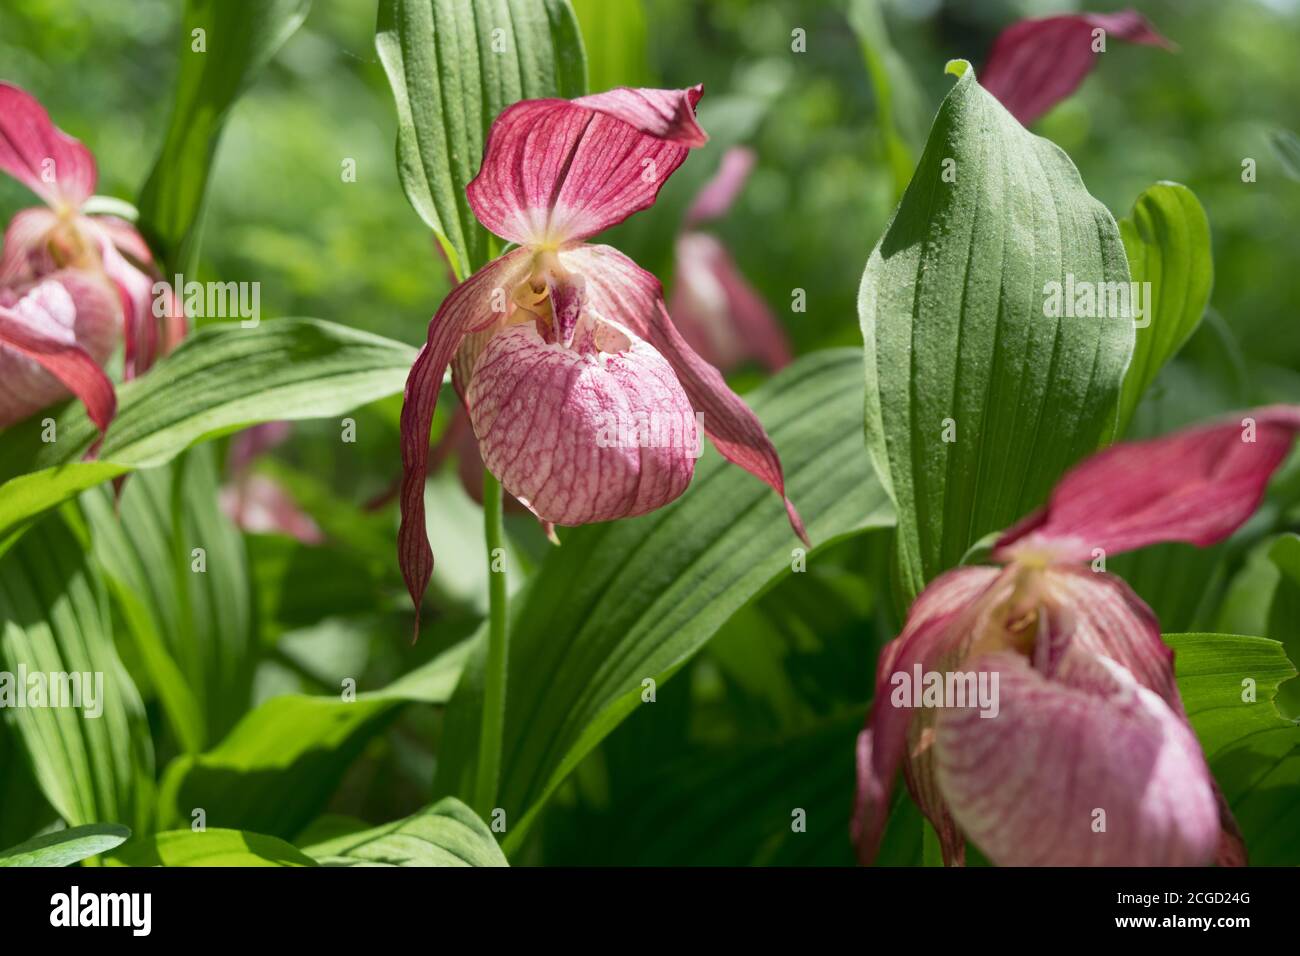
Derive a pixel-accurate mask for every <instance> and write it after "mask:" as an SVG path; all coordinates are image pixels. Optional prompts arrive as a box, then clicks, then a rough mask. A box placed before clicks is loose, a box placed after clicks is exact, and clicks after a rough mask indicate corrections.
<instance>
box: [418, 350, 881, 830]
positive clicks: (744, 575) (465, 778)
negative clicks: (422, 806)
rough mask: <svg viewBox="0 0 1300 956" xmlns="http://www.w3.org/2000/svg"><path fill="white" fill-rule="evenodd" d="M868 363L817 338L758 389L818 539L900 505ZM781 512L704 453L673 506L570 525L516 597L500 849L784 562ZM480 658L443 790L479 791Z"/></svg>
mask: <svg viewBox="0 0 1300 956" xmlns="http://www.w3.org/2000/svg"><path fill="white" fill-rule="evenodd" d="M860 369H861V366H860V360H859V359H858V357H857V355H856V353H855V352H853V351H850V350H835V351H827V352H821V353H817V354H814V355H811V356H808V357H806V358H804V359H801V360H800V361H798V362H796V363H795V364H794V365H792V366H791V367H790V368H788V369H787V370H785V371H784V372H783V373H782V374H781V375H779V376H777V377H776V378H775V379H773V380H772V381H771V382H769V383H767V384H765V385H764V386H762V387H761V388H760V389H758V390H757V391H755V393H754V394H753V395H752V396H751V404H752V405H753V407H754V410H755V411H756V412H757V413H758V415H759V417H760V418H761V419H762V420H763V422H764V424H765V425H766V426H767V428H768V431H769V433H770V434H771V436H772V440H773V441H774V442H775V444H776V447H777V449H778V450H779V451H780V453H781V460H782V463H783V464H784V466H785V474H786V486H787V489H788V490H789V493H790V497H791V499H792V500H793V501H794V502H795V504H796V505H797V506H798V508H799V509H800V512H801V513H802V514H803V517H804V519H805V521H806V522H807V526H808V533H809V535H810V536H811V538H812V540H813V541H814V543H815V544H817V545H825V544H828V543H829V542H831V541H834V540H836V539H837V538H840V537H842V536H845V535H848V534H852V533H854V532H857V531H860V530H862V529H865V528H870V527H880V526H882V525H885V524H888V522H889V521H890V520H891V516H890V512H889V507H888V503H887V501H886V500H885V496H884V494H883V492H882V491H881V489H880V487H879V485H878V484H877V482H876V481H875V479H874V477H873V476H872V474H871V466H870V464H869V463H868V461H867V456H866V453H865V450H864V449H863V447H862V439H861V405H860V402H861V399H862V390H861V379H860ZM782 518H783V512H782V509H781V507H780V502H779V500H778V499H776V498H774V497H773V496H772V494H771V492H770V490H769V489H766V488H765V487H764V486H763V485H762V484H760V483H759V482H756V481H754V479H753V477H752V476H750V475H748V474H746V473H745V472H743V471H741V470H740V469H738V468H736V467H734V466H732V465H729V464H727V463H725V462H724V461H722V460H721V458H719V457H716V456H713V455H710V456H709V458H708V459H707V460H704V461H702V462H701V463H700V465H699V467H698V469H697V471H696V476H695V480H694V481H693V482H692V484H691V486H690V488H688V489H687V491H686V493H685V494H684V495H683V496H682V497H681V498H680V499H679V500H678V501H677V502H675V503H674V504H672V505H670V506H669V507H667V508H663V509H661V510H659V511H657V512H655V513H654V514H651V515H647V516H645V517H641V518H636V519H632V520H628V521H619V522H615V523H611V524H601V525H591V526H587V527H584V528H578V529H575V530H573V531H570V532H566V533H565V534H564V535H563V538H562V541H563V544H562V545H561V547H560V548H559V549H557V550H555V551H553V552H552V553H551V554H550V555H549V556H548V557H547V559H546V561H545V562H544V563H543V565H542V567H541V568H540V570H539V571H538V573H537V575H536V576H535V577H534V578H533V580H532V581H530V583H529V587H528V589H527V593H526V594H525V596H524V597H523V598H522V600H516V601H514V602H512V610H513V611H514V620H513V624H512V631H511V635H510V664H509V676H508V679H507V686H508V687H509V688H510V693H509V695H508V699H507V702H506V723H505V735H504V742H503V749H502V787H501V796H500V799H499V805H500V806H501V807H502V808H503V809H504V810H505V811H506V815H507V819H508V821H509V829H508V831H507V836H506V839H505V842H504V846H505V848H506V850H507V852H510V851H512V850H513V849H514V848H515V847H516V846H518V841H519V840H520V839H521V838H522V836H523V833H524V832H525V831H526V829H527V826H528V824H529V822H530V821H531V820H532V818H533V816H534V815H535V814H536V813H537V812H538V811H539V810H540V809H541V807H542V805H543V803H544V802H545V800H546V799H547V797H548V796H549V795H550V794H551V793H552V792H553V791H554V790H555V788H556V787H557V786H558V785H559V783H560V782H561V781H562V780H563V779H564V778H565V776H566V775H567V774H568V773H569V772H570V771H571V770H572V769H573V768H574V767H575V766H576V765H577V764H578V763H579V762H580V761H581V760H582V758H583V757H584V756H586V755H587V754H588V753H589V752H590V751H591V749H592V748H593V747H594V746H595V745H596V744H597V743H599V742H600V741H601V739H602V738H604V737H605V736H606V735H607V734H608V733H609V732H610V731H611V730H612V729H613V728H614V727H615V726H617V725H618V724H619V722H620V721H622V720H623V719H624V718H625V717H626V716H627V715H628V714H629V713H630V712H631V711H632V710H633V709H634V708H636V707H638V706H642V694H643V691H644V685H643V681H645V680H647V679H653V680H655V681H657V682H658V683H662V682H663V681H664V680H666V679H668V678H669V677H670V676H671V675H672V674H673V673H674V672H675V671H676V670H677V669H678V668H680V667H681V666H682V664H683V663H685V662H686V660H687V659H688V658H690V657H691V656H692V655H693V654H694V653H695V652H696V651H698V650H699V649H700V648H701V647H702V646H703V645H704V644H705V642H706V641H708V639H709V638H710V637H712V636H713V634H714V632H715V631H717V629H718V628H719V627H721V626H722V625H723V624H724V623H725V622H726V621H727V619H728V618H729V617H731V615H732V614H734V613H735V612H736V611H737V610H738V609H739V608H740V607H741V606H743V605H744V604H745V603H746V602H747V601H749V600H750V599H751V598H753V597H754V596H755V595H757V594H758V593H760V592H761V591H763V590H764V589H765V588H767V587H769V586H770V585H771V584H772V583H773V582H774V581H775V580H777V579H778V578H780V577H782V576H783V575H785V574H789V573H790V570H791V566H792V563H794V560H795V559H796V558H798V557H799V556H800V555H802V549H801V548H799V542H798V540H797V539H796V538H794V537H793V536H792V535H791V533H790V529H789V527H788V526H787V525H786V524H783V523H782ZM814 560H815V558H814ZM481 668H482V657H481V655H479V656H476V657H475V658H473V659H471V661H470V664H469V665H468V666H467V670H466V675H465V677H464V678H462V680H461V683H460V685H459V686H458V687H457V689H456V696H455V697H454V698H453V700H452V703H451V706H450V707H449V708H448V713H447V729H446V731H445V734H444V749H443V752H442V753H441V754H440V755H439V766H438V777H437V780H436V781H435V792H437V793H451V794H460V795H462V796H464V795H465V794H467V793H469V792H470V784H471V782H472V780H473V768H474V761H475V760H476V758H477V742H476V739H475V738H476V734H477V732H478V731H477V728H478V720H479V715H480V713H481V699H480V696H479V695H480V684H481ZM645 706H651V705H648V704H647V705H645ZM481 812H485V811H481Z"/></svg>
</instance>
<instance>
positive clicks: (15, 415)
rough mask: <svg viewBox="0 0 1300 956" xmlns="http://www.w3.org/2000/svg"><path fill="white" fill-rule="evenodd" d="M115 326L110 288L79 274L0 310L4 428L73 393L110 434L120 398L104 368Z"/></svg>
mask: <svg viewBox="0 0 1300 956" xmlns="http://www.w3.org/2000/svg"><path fill="white" fill-rule="evenodd" d="M6 298H12V297H6ZM115 324H116V309H115V308H114V306H113V301H112V297H111V295H110V294H109V292H108V290H107V289H105V288H104V287H103V286H102V285H101V284H100V283H99V282H97V281H96V280H94V279H93V278H90V277H85V276H81V275H79V274H77V273H74V272H64V273H56V274H55V275H54V276H52V277H51V278H49V279H46V280H44V281H42V282H40V283H39V284H38V285H36V286H34V287H32V288H31V289H30V290H28V291H27V292H26V293H25V294H24V295H22V297H21V298H17V299H13V300H12V301H10V302H8V303H3V304H0V427H4V426H7V425H11V424H13V423H14V422H16V421H19V420H21V419H23V418H26V417H27V416H28V415H30V414H31V413H32V412H35V411H37V410H39V409H41V408H44V407H45V406H46V405H49V404H50V403H52V402H54V401H57V400H58V399H60V398H62V397H63V396H64V395H66V394H67V393H68V392H71V393H72V394H74V395H76V396H77V398H79V399H81V401H82V403H83V404H85V406H86V413H87V414H88V415H89V416H90V420H91V421H92V422H94V423H95V425H96V426H97V427H98V428H99V430H100V432H101V433H102V432H105V431H107V430H108V426H109V423H110V422H111V421H112V420H113V416H114V414H116V412H117V397H116V395H115V393H114V391H113V383H112V382H111V381H110V380H109V378H108V376H107V375H106V374H105V373H104V370H103V369H102V368H101V367H100V363H101V362H103V361H104V360H105V359H106V358H107V357H108V355H109V353H110V352H111V351H112V342H113V338H114V334H115Z"/></svg>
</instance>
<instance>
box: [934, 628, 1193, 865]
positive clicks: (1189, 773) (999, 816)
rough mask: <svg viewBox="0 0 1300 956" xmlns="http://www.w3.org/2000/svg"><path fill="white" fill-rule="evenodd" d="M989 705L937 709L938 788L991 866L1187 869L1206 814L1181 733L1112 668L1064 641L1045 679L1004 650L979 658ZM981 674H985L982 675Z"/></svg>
mask: <svg viewBox="0 0 1300 956" xmlns="http://www.w3.org/2000/svg"><path fill="white" fill-rule="evenodd" d="M977 667H978V669H979V670H980V671H983V672H988V673H989V674H997V675H998V703H999V709H998V713H997V716H995V717H989V718H986V717H981V716H980V713H979V711H978V710H977V709H974V708H962V709H956V708H954V709H945V710H942V711H940V713H939V715H938V720H937V723H936V727H935V736H934V751H935V760H936V764H937V776H938V781H939V786H940V788H941V789H942V791H943V794H944V796H945V797H946V798H947V800H948V805H949V808H950V809H951V811H952V814H953V816H954V818H955V819H956V820H957V823H958V824H959V825H960V826H961V828H962V830H963V831H964V832H965V833H966V834H967V836H969V837H970V838H971V840H973V841H974V842H975V843H976V844H977V845H978V846H979V847H980V849H982V850H983V851H984V852H985V854H987V855H988V857H989V859H990V860H992V861H993V862H995V863H997V864H999V865H1002V866H1036V865H1038V866H1041V865H1055V866H1195V865H1205V864H1208V863H1209V862H1210V861H1211V860H1212V859H1213V857H1214V852H1215V847H1216V846H1217V844H1218V838H1219V815H1218V809H1217V807H1216V806H1215V798H1214V793H1213V790H1212V786H1211V782H1210V773H1209V769H1208V768H1207V767H1206V765H1205V760H1204V758H1203V757H1202V756H1201V752H1200V748H1199V747H1198V745H1197V742H1196V738H1195V736H1194V735H1193V734H1192V731H1191V729H1190V728H1189V727H1188V726H1187V724H1186V723H1185V722H1184V721H1183V719H1182V718H1181V717H1180V716H1179V715H1178V714H1176V713H1175V712H1174V711H1173V710H1171V709H1170V707H1169V705H1168V704H1166V703H1165V702H1164V701H1163V700H1161V699H1160V698H1159V697H1158V696H1157V695H1156V694H1155V693H1153V692H1152V691H1150V690H1148V689H1147V688H1146V687H1143V686H1142V685H1141V684H1140V683H1139V682H1138V681H1137V680H1136V679H1135V678H1134V677H1133V675H1131V674H1130V673H1129V672H1128V671H1127V670H1126V669H1125V668H1124V667H1122V666H1121V665H1119V664H1117V663H1115V662H1114V661H1111V660H1108V659H1106V658H1104V657H1096V656H1094V655H1092V654H1090V653H1088V652H1086V651H1082V650H1077V649H1071V650H1070V651H1069V652H1068V653H1067V654H1066V655H1065V657H1064V658H1063V659H1062V661H1061V662H1060V666H1058V668H1057V671H1056V674H1055V675H1054V678H1053V679H1049V678H1047V677H1044V676H1043V675H1042V674H1040V673H1039V672H1038V671H1036V670H1035V669H1034V668H1033V667H1031V666H1030V664H1029V662H1028V661H1027V660H1026V659H1025V658H1023V657H1021V656H1020V655H1018V654H1014V653H996V654H989V655H985V656H983V657H981V658H980V659H979V660H978V663H977ZM990 683H991V682H990Z"/></svg>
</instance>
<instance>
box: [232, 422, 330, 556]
mask: <svg viewBox="0 0 1300 956" xmlns="http://www.w3.org/2000/svg"><path fill="white" fill-rule="evenodd" d="M292 432H293V423H292V422H263V423H262V424H261V425H254V426H253V427H252V428H246V429H244V430H243V431H242V432H240V433H239V434H238V435H236V436H235V437H234V438H233V439H232V440H231V442H230V451H229V452H228V454H227V455H226V471H227V473H228V474H229V475H230V480H229V481H228V482H227V483H226V484H224V485H222V486H221V492H220V496H219V501H220V505H221V510H222V511H223V512H224V513H225V515H226V517H228V518H229V519H230V520H231V521H233V522H234V523H235V524H236V525H238V526H239V527H240V528H242V529H243V530H244V531H252V532H254V533H257V534H284V535H288V536H289V537H291V538H296V539H297V540H298V541H300V542H302V543H303V544H321V543H322V542H324V540H325V535H324V533H322V531H321V529H320V526H319V525H317V524H316V522H315V521H313V520H312V519H311V516H310V515H308V514H307V513H306V512H304V511H303V510H302V509H301V508H299V507H298V503H297V502H296V501H294V500H293V496H292V495H290V494H289V492H288V491H287V490H286V489H285V488H284V487H283V486H282V485H281V484H280V483H279V482H278V481H276V480H275V479H273V478H269V477H267V476H266V475H259V474H257V473H256V472H254V471H253V463H254V462H255V461H256V460H257V459H258V458H261V457H262V456H263V455H264V454H266V453H267V452H268V451H270V450H271V449H272V448H275V447H276V446H278V445H280V444H282V443H283V442H284V441H286V440H287V439H288V437H289V436H290V434H292Z"/></svg>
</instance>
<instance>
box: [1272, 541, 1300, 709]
mask: <svg viewBox="0 0 1300 956" xmlns="http://www.w3.org/2000/svg"><path fill="white" fill-rule="evenodd" d="M1268 557H1269V560H1270V561H1272V562H1273V564H1275V565H1276V566H1277V569H1278V571H1279V572H1281V573H1280V574H1279V575H1278V582H1277V588H1276V590H1274V591H1273V600H1272V602H1270V604H1269V609H1268V636H1269V637H1271V638H1274V639H1275V640H1279V641H1281V642H1282V646H1283V648H1284V649H1285V650H1286V653H1287V656H1288V657H1290V658H1291V660H1292V661H1300V535H1297V534H1284V535H1281V536H1280V537H1279V538H1278V539H1277V540H1276V541H1274V542H1273V546H1272V547H1271V548H1269V551H1268ZM1277 705H1278V709H1279V710H1281V711H1282V713H1284V714H1285V715H1286V716H1288V717H1292V718H1296V717H1300V679H1297V680H1290V681H1287V682H1286V683H1284V684H1283V685H1282V687H1281V688H1280V689H1279V691H1278V697H1277Z"/></svg>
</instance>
